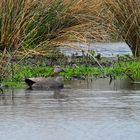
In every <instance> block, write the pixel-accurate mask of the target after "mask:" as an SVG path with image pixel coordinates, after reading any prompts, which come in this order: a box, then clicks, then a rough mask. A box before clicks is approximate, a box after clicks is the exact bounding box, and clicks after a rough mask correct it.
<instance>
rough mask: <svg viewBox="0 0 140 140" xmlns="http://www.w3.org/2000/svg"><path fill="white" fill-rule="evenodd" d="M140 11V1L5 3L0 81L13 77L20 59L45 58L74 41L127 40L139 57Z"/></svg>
mask: <svg viewBox="0 0 140 140" xmlns="http://www.w3.org/2000/svg"><path fill="white" fill-rule="evenodd" d="M139 9H140V4H139V0H133V1H132V0H103V1H102V0H96V1H95V0H90V1H87V0H3V1H0V64H1V65H0V81H2V80H4V79H6V78H8V77H9V76H11V75H13V73H14V71H13V69H14V65H15V63H13V62H15V61H14V60H15V59H17V58H18V59H19V58H20V59H19V61H22V60H23V59H25V58H26V57H30V56H36V55H39V56H44V57H45V56H48V54H49V53H50V51H49V49H50V48H51V50H52V48H55V47H58V46H60V45H61V46H62V45H63V46H65V45H67V44H68V43H69V42H74V41H76V42H84V43H88V42H89V41H92V42H101V41H104V42H106V41H110V40H115V41H116V40H117V39H120V38H122V39H123V40H124V41H126V43H127V44H128V45H129V46H130V48H131V50H132V52H133V54H134V56H139V52H140V46H139V44H140V28H139V27H140V26H139V24H140V18H139V17H140V15H139V14H140V10H139ZM68 45H69V44H68ZM69 47H73V46H72V45H69ZM92 58H94V57H92ZM16 63H18V62H17V61H16Z"/></svg>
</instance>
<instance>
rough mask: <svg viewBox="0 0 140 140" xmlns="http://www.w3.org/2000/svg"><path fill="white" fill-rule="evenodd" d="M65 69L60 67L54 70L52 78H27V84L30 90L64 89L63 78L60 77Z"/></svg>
mask: <svg viewBox="0 0 140 140" xmlns="http://www.w3.org/2000/svg"><path fill="white" fill-rule="evenodd" d="M62 71H63V69H61V68H60V66H57V67H55V68H54V71H53V74H52V76H51V77H48V78H45V77H34V78H25V83H26V84H27V85H28V86H29V88H28V89H56V88H63V87H64V83H63V77H62V76H59V73H60V72H62Z"/></svg>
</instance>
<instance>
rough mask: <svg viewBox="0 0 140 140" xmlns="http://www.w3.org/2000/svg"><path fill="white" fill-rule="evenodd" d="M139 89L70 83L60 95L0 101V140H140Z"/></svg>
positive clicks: (24, 93) (13, 95)
mask: <svg viewBox="0 0 140 140" xmlns="http://www.w3.org/2000/svg"><path fill="white" fill-rule="evenodd" d="M139 130H140V85H139V84H137V85H133V84H130V81H128V80H117V81H113V82H112V83H111V85H109V79H99V80H95V81H92V82H91V81H90V80H88V81H68V82H67V85H66V87H65V88H64V89H63V90H61V91H28V90H23V89H22V90H14V91H8V92H7V93H6V95H5V96H1V97H0V139H1V140H139V137H140V133H139Z"/></svg>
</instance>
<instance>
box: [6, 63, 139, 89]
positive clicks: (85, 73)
mask: <svg viewBox="0 0 140 140" xmlns="http://www.w3.org/2000/svg"><path fill="white" fill-rule="evenodd" d="M13 69H14V73H13V75H10V76H9V78H8V79H7V80H5V81H4V82H3V83H5V84H8V85H11V86H14V87H22V86H24V85H25V84H23V82H24V78H25V77H40V76H43V77H48V76H50V75H51V74H52V67H49V66H30V65H24V66H21V65H17V64H16V65H14V67H13ZM64 70H65V72H63V73H61V75H62V76H64V77H65V79H71V78H73V77H75V76H76V77H79V78H86V77H89V78H99V77H102V78H103V77H108V76H109V75H112V77H115V78H117V77H119V78H126V77H127V74H130V75H131V77H132V78H134V79H137V78H138V77H140V61H139V60H130V61H125V62H122V61H121V62H116V63H114V64H113V65H112V66H110V67H105V66H104V67H103V70H101V69H100V68H99V67H94V66H93V67H92V66H90V67H88V66H77V67H70V66H67V67H64ZM17 83H18V84H17Z"/></svg>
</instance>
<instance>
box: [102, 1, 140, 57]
mask: <svg viewBox="0 0 140 140" xmlns="http://www.w3.org/2000/svg"><path fill="white" fill-rule="evenodd" d="M104 2H105V5H104V10H106V13H107V15H108V17H109V18H108V19H109V21H110V25H111V27H114V28H115V29H116V31H118V36H120V37H122V39H123V40H124V41H125V42H126V43H127V44H128V45H129V47H130V48H131V50H132V53H133V55H134V56H136V57H137V56H140V1H139V0H104ZM107 9H108V10H107Z"/></svg>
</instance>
